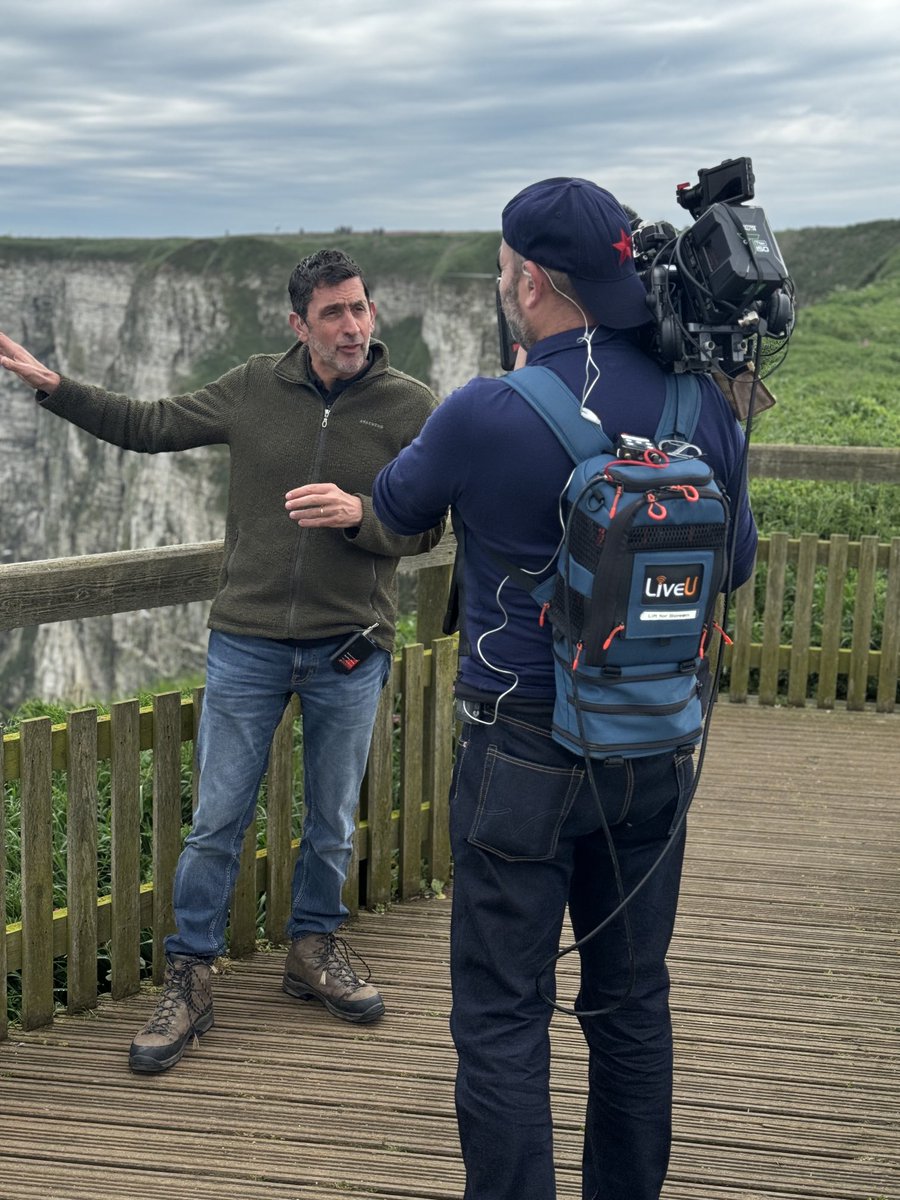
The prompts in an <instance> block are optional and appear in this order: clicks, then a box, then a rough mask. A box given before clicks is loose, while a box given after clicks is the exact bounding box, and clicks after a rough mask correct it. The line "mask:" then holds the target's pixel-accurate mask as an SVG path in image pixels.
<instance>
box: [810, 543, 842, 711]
mask: <svg viewBox="0 0 900 1200" xmlns="http://www.w3.org/2000/svg"><path fill="white" fill-rule="evenodd" d="M849 542H850V539H849V537H848V536H847V534H846V533H833V534H832V535H831V540H830V542H829V546H828V577H827V579H826V581H825V612H824V614H823V617H822V653H821V654H820V655H819V687H818V694H817V699H816V703H817V705H818V707H819V708H834V702H835V699H836V697H837V673H838V659H839V654H840V646H841V630H842V625H843V617H844V581H845V579H846V578H847V551H848V546H849Z"/></svg>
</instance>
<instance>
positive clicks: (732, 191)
mask: <svg viewBox="0 0 900 1200" xmlns="http://www.w3.org/2000/svg"><path fill="white" fill-rule="evenodd" d="M697 174H698V180H699V182H698V183H696V184H694V185H693V186H689V185H688V184H686V183H683V184H680V185H679V186H678V187H677V188H676V192H675V197H676V200H677V201H678V203H679V204H680V205H681V207H682V208H685V209H687V210H688V212H689V213H690V214H691V216H692V217H693V218H694V221H695V223H694V224H693V225H691V226H689V227H688V228H687V229H685V230H683V231H682V232H680V233H678V232H676V230H675V228H674V227H673V226H672V225H670V224H669V223H668V222H664V221H662V222H656V223H646V222H642V221H641V220H640V218H638V219H637V220H635V221H634V222H633V223H632V244H633V251H634V261H635V266H636V267H637V270H638V273H639V275H640V276H641V278H642V279H643V281H644V284H645V286H646V288H647V303H648V306H649V308H650V312H651V313H652V315H653V319H654V327H653V329H652V332H651V334H650V341H651V345H650V346H649V347H648V348H649V349H650V351H651V352H652V353H654V354H655V355H656V356H657V357H658V358H659V359H660V360H661V361H662V362H663V363H664V364H665V365H666V366H669V367H670V368H671V369H672V370H675V371H712V370H719V371H723V372H724V373H725V374H728V375H733V374H737V373H739V372H740V371H741V370H743V369H744V367H746V366H747V364H748V362H749V361H751V360H752V359H753V358H754V356H755V350H756V339H758V338H766V339H774V341H775V342H784V343H786V342H787V340H788V338H789V337H790V334H791V331H792V329H793V324H794V304H793V291H794V289H793V283H792V282H791V278H790V275H789V274H788V270H787V267H786V266H785V263H784V259H783V258H782V257H781V252H780V250H779V249H778V244H777V242H776V241H775V237H774V235H773V233H772V231H771V229H770V228H769V224H768V221H767V220H766V214H765V213H764V212H763V210H762V209H761V208H759V207H756V206H752V205H748V204H746V203H745V201H747V200H752V199H753V195H754V184H755V179H754V175H753V169H752V163H751V161H750V159H749V158H732V159H726V160H725V161H724V162H722V163H720V164H719V166H717V167H712V168H703V169H701V170H700V171H698V173H697Z"/></svg>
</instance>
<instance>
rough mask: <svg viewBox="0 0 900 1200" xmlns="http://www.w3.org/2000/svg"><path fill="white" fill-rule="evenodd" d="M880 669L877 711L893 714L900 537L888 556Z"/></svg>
mask: <svg viewBox="0 0 900 1200" xmlns="http://www.w3.org/2000/svg"><path fill="white" fill-rule="evenodd" d="M881 630H882V632H881V666H880V669H879V672H878V695H877V699H876V702H875V708H876V710H877V711H878V712H893V711H894V708H895V706H896V702H897V675H898V672H900V537H896V538H894V539H893V540H892V541H891V546H890V551H889V553H888V575H887V590H886V592H885V597H884V617H883V619H882V623H881Z"/></svg>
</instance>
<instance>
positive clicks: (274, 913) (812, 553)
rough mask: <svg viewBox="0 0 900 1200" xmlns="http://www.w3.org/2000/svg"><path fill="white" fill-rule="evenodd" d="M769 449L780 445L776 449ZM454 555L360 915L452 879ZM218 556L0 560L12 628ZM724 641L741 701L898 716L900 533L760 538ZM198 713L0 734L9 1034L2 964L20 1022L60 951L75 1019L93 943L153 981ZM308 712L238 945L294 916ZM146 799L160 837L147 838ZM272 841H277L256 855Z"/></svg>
mask: <svg viewBox="0 0 900 1200" xmlns="http://www.w3.org/2000/svg"><path fill="white" fill-rule="evenodd" d="M758 449H759V450H761V451H764V452H765V454H766V455H767V456H768V457H769V459H770V460H771V461H769V462H768V465H767V466H766V467H765V469H764V471H762V472H760V473H765V474H770V475H778V474H780V475H781V476H782V477H784V476H785V475H791V476H793V474H794V472H795V471H796V472H797V473H802V474H803V475H804V477H809V475H810V473H812V474H813V475H816V473H817V472H821V473H822V475H823V477H827V478H835V477H841V478H856V477H858V472H860V471H862V470H865V477H866V478H869V479H871V477H872V476H871V470H870V468H871V469H872V470H875V468H877V470H875V473H876V475H879V474H880V475H881V481H882V482H891V483H896V482H897V481H898V479H900V470H898V466H900V452H896V451H858V452H856V455H855V456H854V455H848V453H847V452H846V451H840V452H835V453H832V448H816V449H819V450H825V451H826V453H825V458H822V457H818V458H816V457H815V455H814V456H813V458H812V459H810V455H809V451H810V448H807V447H784V448H772V447H760V448H758ZM773 449H782V450H784V451H786V452H788V453H787V454H786V455H784V456H782V457H781V458H779V457H778V455H775V456H774V457H772V451H773ZM866 454H868V455H869V456H870V457H869V465H868V467H867V466H866V465H865V462H864V458H865V455H866ZM861 455H862V457H860V456H861ZM792 456H793V458H794V459H796V460H797V461H796V462H793V464H792V461H791V460H792ZM826 459H827V460H828V461H825V460H826ZM817 464H818V465H817ZM759 465H760V464H759V462H757V467H759ZM764 466H765V464H764ZM847 472H850V474H847ZM453 549H454V547H453V542H452V538H449V537H448V538H447V539H445V541H444V542H442V544H441V545H440V546H439V547H438V548H437V549H436V550H434V551H432V553H431V554H429V555H424V556H421V557H420V558H418V559H413V560H408V561H407V562H405V563H404V564H403V569H404V570H406V571H411V570H412V571H416V573H417V574H416V579H417V610H418V611H417V637H418V639H419V641H418V643H417V644H416V645H412V646H408V647H406V648H405V649H404V650H403V651H402V652H401V654H399V655H398V656H397V657H396V658H395V660H394V667H393V673H392V680H391V685H390V688H388V689H386V690H385V693H384V695H383V698H382V703H381V706H380V708H379V711H378V717H377V720H376V729H375V736H374V739H373V745H372V751H371V754H370V757H369V765H368V770H367V774H366V780H365V783H364V787H363V795H362V797H361V806H360V820H359V829H358V833H357V837H356V843H355V847H354V856H353V863H352V869H351V873H350V876H349V878H348V881H347V888H346V894H345V900H346V903H347V904H348V907H349V908H350V909H351V911H352V910H355V909H356V908H358V907H359V906H360V905H363V904H364V905H367V906H370V907H371V906H375V905H378V904H383V903H387V902H388V901H389V900H390V899H391V897H392V896H394V895H396V896H399V897H400V898H405V897H407V896H410V895H412V894H417V893H418V892H419V891H420V889H421V886H422V881H423V863H425V864H427V866H426V868H425V870H426V877H425V882H426V883H427V882H430V880H431V879H435V878H436V879H446V878H447V874H448V871H449V866H450V863H449V857H450V851H449V841H448V834H447V796H448V790H449V775H450V765H451V757H452V744H451V740H452V728H453V716H452V701H451V692H452V680H453V676H454V674H455V666H456V647H455V640H454V639H452V638H441V637H439V632H440V621H441V616H442V613H443V608H444V602H445V597H446V591H447V585H448V579H449V570H450V568H449V563H450V562H451V561H452V556H453ZM221 555H222V544H221V543H220V542H214V543H206V544H204V545H200V546H174V547H163V548H160V549H152V550H136V551H123V552H119V553H113V554H102V555H91V556H87V557H83V558H78V559H57V560H48V561H44V562H35V563H20V564H9V565H6V566H0V629H12V628H16V627H22V626H28V625H35V624H41V623H43V622H49V621H60V620H68V619H72V618H75V617H87V616H95V615H100V614H108V613H114V612H123V611H128V610H131V609H138V608H140V609H143V608H151V607H160V606H165V605H170V604H178V603H184V602H186V601H190V600H202V599H208V598H209V597H211V596H212V595H213V593H214V590H215V586H216V583H217V580H218V574H219V566H220V563H221ZM876 598H877V599H876ZM788 625H789V627H790V634H789V636H788V635H786V634H785V629H786V627H787V626H788ZM848 631H849V632H848ZM732 632H733V635H734V646H733V647H729V648H727V649H726V651H725V663H724V666H725V687H726V690H727V695H728V697H729V698H730V700H731V701H735V702H740V701H745V700H746V699H747V698H748V696H750V695H751V694H755V695H756V696H757V697H758V701H759V703H762V704H774V703H777V702H779V701H784V702H786V703H788V704H793V705H804V704H808V703H813V704H816V705H818V706H820V707H825V708H828V707H832V706H833V705H834V704H835V703H836V702H837V701H838V698H839V697H840V698H841V700H842V702H845V703H846V705H847V707H848V708H859V709H862V708H871V709H873V710H874V711H879V712H891V711H893V710H894V709H895V706H896V703H897V689H898V668H900V662H898V659H900V538H895V539H893V540H892V541H891V542H890V543H888V544H885V543H882V544H879V543H878V542H877V540H876V539H874V538H863V539H862V540H861V541H860V542H859V543H850V542H849V541H848V539H847V538H846V537H845V536H843V535H835V536H833V537H832V538H831V539H830V541H827V542H823V541H820V540H819V539H818V538H817V537H816V536H815V535H813V534H803V535H801V536H800V537H799V538H790V537H788V535H786V534H778V533H776V534H773V535H772V536H771V537H769V538H764V539H762V540H761V542H760V548H759V553H758V556H757V565H756V574H755V576H754V578H753V579H751V580H750V581H748V582H747V583H746V584H745V585H744V586H743V587H742V588H741V589H739V591H738V592H737V593H736V597H735V605H734V620H733V628H732ZM814 633H815V635H816V636H815V638H814V637H813V634H814ZM201 705H202V689H201V690H198V691H197V692H195V693H194V695H193V696H192V697H191V699H189V700H184V699H182V698H181V696H180V695H179V694H177V693H166V694H162V695H158V696H156V697H155V699H154V702H153V705H152V706H151V707H150V708H147V709H141V708H139V707H138V704H137V702H136V701H125V702H122V703H120V704H115V705H113V706H112V709H111V711H110V713H109V715H108V716H98V715H97V713H96V711H95V710H91V709H88V710H83V711H80V712H75V713H72V714H70V717H69V720H68V722H67V723H66V724H65V725H62V726H51V724H50V722H49V720H48V719H46V718H37V719H34V720H30V721H23V722H22V724H21V726H20V729H19V732H17V733H14V734H11V735H7V736H6V737H5V738H4V741H3V753H2V755H0V784H3V782H4V779H5V781H6V783H7V784H8V785H10V786H12V787H14V788H15V789H18V794H19V796H20V802H21V821H20V826H19V829H18V835H19V838H20V847H21V854H20V858H21V868H22V870H21V873H22V883H21V906H22V913H21V917H22V919H21V921H19V922H16V923H13V924H7V921H8V917H7V913H6V908H5V896H6V880H5V871H6V861H7V853H6V847H7V831H6V830H5V828H4V820H5V806H4V805H2V804H0V1039H2V1038H4V1037H6V1036H7V1015H6V1014H7V976H8V974H9V973H16V972H21V987H22V1003H21V1019H22V1023H23V1025H25V1026H26V1027H28V1028H34V1027H37V1026H40V1025H43V1024H46V1023H48V1022H49V1021H51V1020H52V1018H53V1013H54V1009H55V1004H56V999H55V992H54V988H55V987H56V988H57V989H58V988H59V973H60V965H59V964H60V962H61V960H62V959H65V980H64V986H65V1000H66V1007H67V1008H68V1010H69V1011H77V1010H79V1009H83V1008H86V1007H90V1006H92V1005H93V1004H94V1003H96V999H97V988H98V984H97V954H98V947H105V946H107V945H108V955H109V960H110V963H111V988H112V993H113V995H114V996H117V997H120V996H125V995H128V994H129V993H131V992H133V991H135V990H136V989H137V988H138V986H139V982H140V975H141V967H140V964H141V939H142V936H144V934H145V933H146V931H149V937H150V938H151V941H152V950H153V953H152V962H153V973H154V977H155V978H157V979H158V978H159V976H160V972H161V964H162V961H163V955H162V939H163V938H164V937H165V935H166V934H167V933H168V932H169V931H170V930H171V929H172V927H173V917H172V902H171V891H172V879H173V875H174V870H175V863H176V861H177V858H178V853H179V850H180V847H181V831H182V822H183V820H184V819H185V816H186V815H185V812H184V808H185V806H186V805H187V807H188V808H189V807H190V803H189V801H186V798H185V796H184V789H185V786H188V787H189V788H190V789H193V788H194V787H195V773H194V772H193V770H192V769H191V763H190V762H189V763H188V767H187V776H188V783H187V785H186V784H185V783H184V782H183V774H184V770H183V764H182V755H183V754H184V753H185V749H184V748H185V747H187V751H186V752H187V754H188V756H189V758H190V755H191V751H192V746H193V738H194V731H195V729H196V726H197V721H198V718H199V713H200V708H201ZM296 715H297V714H296V711H295V710H290V711H289V712H288V713H286V714H285V719H284V720H283V722H282V724H281V726H280V727H279V729H278V731H277V733H276V735H275V738H274V740H273V747H272V755H271V759H270V766H269V770H268V774H267V778H266V782H265V805H264V811H263V810H262V809H261V813H260V818H259V821H260V826H259V828H258V827H257V825H255V824H254V825H253V826H251V828H250V830H249V831H248V833H247V839H246V842H245V846H244V854H243V860H242V867H241V871H240V875H239V879H238V883H237V887H236V890H235V896H234V901H233V905H232V910H231V925H230V935H229V936H230V952H231V953H232V954H233V955H235V956H239V955H242V954H245V953H247V952H249V951H250V950H252V949H253V947H254V946H255V944H256V937H257V918H258V908H259V898H260V896H262V895H265V911H264V932H265V934H266V936H267V937H269V938H271V939H272V940H273V941H279V940H281V937H282V931H283V929H284V925H285V922H286V919H287V915H288V911H289V905H290V881H291V873H292V869H293V861H294V857H295V854H296V849H297V841H296V839H295V838H294V836H293V835H294V823H295V819H296V816H297V814H296V811H295V808H296V801H295V797H294V793H295V791H296V790H297V789H296V788H295V786H294V780H295V778H296V777H297V774H298V770H297V756H298V750H297V746H296V738H297V722H296V721H295V717H296ZM148 751H149V752H150V758H151V764H152V765H151V767H150V771H151V784H150V787H151V792H152V796H151V800H150V804H149V806H146V805H144V804H143V800H142V795H141V769H142V768H141V756H142V754H145V753H146V752H148ZM107 766H108V770H109V775H110V784H109V830H110V838H111V847H110V850H109V852H108V855H107V857H108V870H109V887H108V889H103V891H104V894H103V895H98V887H97V876H98V863H99V861H100V857H101V848H100V846H99V844H98V842H99V839H98V821H97V809H98V782H97V780H98V770H103V771H105V770H106V769H107ZM146 769H147V768H146V767H145V772H146ZM54 772H61V773H63V776H64V779H65V789H66V796H67V803H66V827H65V830H64V831H63V832H62V833H61V834H60V833H57V837H56V841H54V831H53V825H54V813H53V811H52V794H53V787H52V785H53V777H54ZM57 778H58V779H59V778H60V777H59V776H57ZM147 807H149V809H150V819H149V832H146V831H145V832H144V833H143V834H142V822H143V823H144V824H146V823H147V813H146V811H145V810H146V808H147ZM187 815H189V814H187ZM260 830H262V834H260ZM142 836H143V837H144V838H145V840H146V839H147V838H149V841H150V846H151V853H150V859H151V869H150V871H149V872H146V871H145V872H144V873H145V874H149V876H150V877H151V878H152V881H153V882H150V879H149V878H148V879H146V880H143V881H142V870H143V868H142V863H141V840H142ZM60 840H64V841H65V844H66V847H67V851H66V856H65V857H66V861H65V867H64V870H65V889H66V900H67V903H66V906H65V907H57V908H54V901H53V894H54V893H53V887H54V870H56V873H57V875H59V873H60V870H62V869H63V868H61V867H60V866H59V865H57V866H56V867H55V866H54V858H55V856H56V857H57V858H58V857H59V852H60V851H59V842H60ZM260 841H264V842H265V845H264V846H262V847H259V848H258V843H259V842H260ZM103 853H104V854H106V851H105V849H104V850H103ZM4 929H5V936H2V931H3V930H4ZM142 931H143V932H142ZM55 973H56V977H55Z"/></svg>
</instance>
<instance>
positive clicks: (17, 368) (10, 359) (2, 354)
mask: <svg viewBox="0 0 900 1200" xmlns="http://www.w3.org/2000/svg"><path fill="white" fill-rule="evenodd" d="M0 367H3V368H4V369H5V370H7V371H12V373H13V374H14V375H18V377H19V378H20V379H21V380H22V382H23V383H27V384H28V385H29V387H33V388H34V389H35V391H39V392H46V393H47V395H48V396H51V395H52V394H53V393H54V392H55V391H56V389H57V388H58V387H59V375H58V374H57V373H56V371H51V370H50V368H49V367H45V366H44V364H43V363H42V362H38V360H37V359H36V358H35V357H34V355H33V354H29V353H28V351H27V350H26V349H25V347H24V346H20V345H19V343H18V342H14V341H13V340H12V338H10V337H7V336H6V334H5V333H2V332H0Z"/></svg>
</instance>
